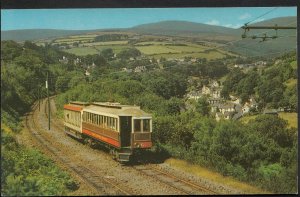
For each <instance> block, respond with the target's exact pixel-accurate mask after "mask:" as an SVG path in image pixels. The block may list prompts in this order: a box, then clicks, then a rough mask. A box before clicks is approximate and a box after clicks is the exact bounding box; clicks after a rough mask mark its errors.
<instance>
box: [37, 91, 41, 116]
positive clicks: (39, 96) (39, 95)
mask: <svg viewBox="0 0 300 197" xmlns="http://www.w3.org/2000/svg"><path fill="white" fill-rule="evenodd" d="M38 100H39V111H41V109H40V108H41V107H40V106H41V102H40V101H41V92H40V86H38Z"/></svg>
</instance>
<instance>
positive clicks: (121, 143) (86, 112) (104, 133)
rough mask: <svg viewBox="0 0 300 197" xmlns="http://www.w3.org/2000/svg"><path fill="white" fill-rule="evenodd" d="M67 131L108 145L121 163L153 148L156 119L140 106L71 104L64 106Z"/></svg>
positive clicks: (74, 135)
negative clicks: (153, 123) (152, 138)
mask: <svg viewBox="0 0 300 197" xmlns="http://www.w3.org/2000/svg"><path fill="white" fill-rule="evenodd" d="M64 127H65V129H64V130H65V133H67V134H68V135H71V136H73V137H75V138H78V139H83V140H87V139H88V140H89V141H96V142H100V143H102V144H104V145H106V146H107V147H108V148H109V150H110V153H111V154H113V155H114V157H115V158H116V159H117V160H118V161H120V162H128V161H129V160H130V158H131V157H132V155H133V154H134V152H135V151H137V150H143V149H149V148H151V147H152V141H151V133H152V116H151V115H150V114H148V113H145V112H144V111H143V110H141V109H140V107H139V106H131V105H121V104H120V103H109V102H105V103H103V102H93V103H85V102H70V103H69V104H66V105H64Z"/></svg>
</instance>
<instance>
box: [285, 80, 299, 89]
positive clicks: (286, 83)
mask: <svg viewBox="0 0 300 197" xmlns="http://www.w3.org/2000/svg"><path fill="white" fill-rule="evenodd" d="M297 82H298V80H297V79H289V80H287V81H286V82H284V84H285V85H286V86H287V87H293V86H295V85H296V84H297Z"/></svg>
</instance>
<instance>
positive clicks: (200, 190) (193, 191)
mask: <svg viewBox="0 0 300 197" xmlns="http://www.w3.org/2000/svg"><path fill="white" fill-rule="evenodd" d="M133 168H134V169H136V170H137V171H139V172H141V173H142V174H145V175H147V176H150V177H152V178H153V179H155V180H157V181H161V182H162V183H164V184H166V185H168V186H170V187H172V188H174V189H176V190H177V191H179V192H181V193H182V194H185V195H197V194H198V195H199V194H206V195H208V194H210V195H216V194H218V193H217V192H215V191H213V190H211V189H208V188H206V187H203V186H201V185H198V184H195V183H193V182H191V181H188V180H184V179H182V178H179V177H176V176H174V175H172V174H170V173H168V172H165V171H163V170H161V169H158V168H156V167H154V166H152V165H145V164H143V165H141V166H133Z"/></svg>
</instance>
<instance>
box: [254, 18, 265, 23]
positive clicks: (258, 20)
mask: <svg viewBox="0 0 300 197" xmlns="http://www.w3.org/2000/svg"><path fill="white" fill-rule="evenodd" d="M264 20H266V19H264V18H259V19H256V20H255V21H253V22H254V23H258V22H262V21H264Z"/></svg>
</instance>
